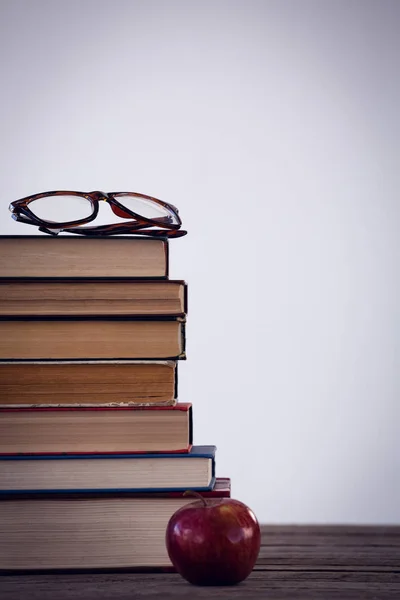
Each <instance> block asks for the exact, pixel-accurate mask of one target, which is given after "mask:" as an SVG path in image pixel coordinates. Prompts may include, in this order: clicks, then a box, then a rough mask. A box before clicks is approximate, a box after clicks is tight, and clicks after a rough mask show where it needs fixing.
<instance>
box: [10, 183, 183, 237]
mask: <svg viewBox="0 0 400 600" xmlns="http://www.w3.org/2000/svg"><path fill="white" fill-rule="evenodd" d="M124 195H129V196H134V197H136V198H144V199H145V200H150V201H152V202H155V203H156V204H158V205H159V206H162V207H164V208H165V209H167V210H168V211H169V212H170V213H172V215H173V217H174V218H175V220H176V223H171V222H170V221H169V218H168V217H160V218H158V219H157V218H156V219H152V218H149V217H143V215H140V214H138V213H136V212H134V211H132V210H130V209H128V208H126V207H125V206H124V205H123V204H121V203H120V202H118V200H117V199H116V197H117V198H118V196H124ZM49 196H79V197H82V198H86V199H87V200H89V201H90V203H91V205H92V208H93V213H92V214H91V215H89V217H85V218H84V219H77V220H76V221H60V222H55V221H46V220H45V219H42V218H40V217H37V216H36V215H35V214H34V213H33V212H32V211H31V210H30V209H29V204H30V203H31V202H33V201H35V200H39V199H40V198H46V197H49ZM101 201H105V202H107V203H108V204H109V205H110V208H111V210H112V211H113V213H114V214H115V215H117V216H118V217H121V218H129V217H134V220H133V221H129V222H124V223H112V224H109V225H98V226H94V227H87V228H83V227H80V225H83V224H85V223H91V222H92V221H94V220H95V219H96V217H97V215H98V213H99V202H101ZM8 208H9V210H10V211H11V213H12V215H11V216H12V218H13V219H14V220H15V221H19V222H22V223H26V224H27V225H34V226H36V227H38V228H39V231H43V232H44V233H49V234H50V235H58V234H59V233H60V232H61V231H67V232H69V233H77V234H81V235H88V236H90V235H93V236H94V235H117V234H123V233H133V234H136V235H146V236H167V237H181V236H184V235H186V233H187V231H184V230H182V229H180V228H181V225H182V221H181V219H180V217H179V211H178V209H177V208H176V207H175V206H173V204H169V203H168V202H164V201H163V200H159V199H158V198H155V197H153V196H148V195H147V194H140V193H137V192H101V191H93V192H77V191H70V190H57V191H51V192H40V193H39V194H33V195H31V196H25V197H24V198H21V199H19V200H15V201H14V202H11V204H10V205H9V207H8ZM115 209H116V210H115ZM121 213H122V214H121ZM166 221H168V223H166ZM164 223H165V224H164ZM154 226H158V227H161V229H160V230H157V229H152V230H148V231H146V228H149V227H154Z"/></svg>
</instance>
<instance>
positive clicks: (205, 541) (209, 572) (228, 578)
mask: <svg viewBox="0 0 400 600" xmlns="http://www.w3.org/2000/svg"><path fill="white" fill-rule="evenodd" d="M199 498H200V499H199V500H197V501H195V502H191V503H190V504H186V505H185V506H183V507H181V508H180V509H178V510H177V511H176V512H175V513H174V514H173V515H172V517H171V518H170V520H169V523H168V526H167V531H166V536H165V541H166V546H167V551H168V555H169V558H170V560H171V562H172V564H173V565H174V567H175V569H176V570H177V571H178V573H180V575H182V577H184V578H185V579H186V580H187V581H189V583H193V584H195V585H233V584H235V583H239V582H240V581H243V579H246V577H247V576H248V575H249V574H250V573H251V571H252V569H253V567H254V564H255V562H256V560H257V556H258V553H259V551H260V541H261V533H260V526H259V524H258V521H257V519H256V517H255V515H254V513H253V512H252V511H251V510H250V508H249V507H248V506H246V505H245V504H243V502H239V501H238V500H233V499H231V498H203V497H201V496H199Z"/></svg>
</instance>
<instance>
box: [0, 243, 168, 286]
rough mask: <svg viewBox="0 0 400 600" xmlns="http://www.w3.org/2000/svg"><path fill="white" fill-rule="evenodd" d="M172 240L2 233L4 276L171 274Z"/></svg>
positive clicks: (0, 258) (0, 269) (0, 248)
mask: <svg viewBox="0 0 400 600" xmlns="http://www.w3.org/2000/svg"><path fill="white" fill-rule="evenodd" d="M167 276H168V240H166V239H163V238H161V239H157V238H144V237H143V238H140V237H134V236H130V237H129V236H125V237H124V236H122V237H121V236H108V237H94V238H90V237H79V236H74V235H71V236H61V237H53V236H46V235H43V236H40V235H37V236H36V235H32V236H29V235H27V236H24V235H15V236H14V235H5V236H0V277H150V278H157V277H164V278H165V277H167Z"/></svg>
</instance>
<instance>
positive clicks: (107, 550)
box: [0, 478, 231, 597]
mask: <svg viewBox="0 0 400 600" xmlns="http://www.w3.org/2000/svg"><path fill="white" fill-rule="evenodd" d="M200 494H201V495H202V496H204V497H206V498H207V497H211V498H215V499H218V498H226V497H230V495H231V486H230V480H229V479H228V478H224V479H223V478H217V480H216V483H215V485H214V488H213V490H212V491H210V492H200ZM193 501H194V498H193V497H191V496H186V497H184V496H183V494H182V493H176V492H173V493H172V492H170V493H166V494H158V493H155V492H153V493H151V494H147V495H143V494H123V495H122V494H114V495H112V494H101V495H100V494H97V495H95V494H90V495H89V494H87V495H85V496H83V497H82V496H77V495H70V494H69V495H61V496H58V495H57V496H55V495H54V494H47V495H42V494H36V495H32V496H31V497H15V496H1V497H0V571H3V572H5V571H18V570H30V569H32V570H43V569H118V568H120V569H124V568H126V569H141V570H143V569H146V568H147V569H150V570H153V569H163V568H164V569H168V570H172V569H173V567H172V564H171V561H170V559H169V557H168V553H167V549H166V546H165V531H166V528H167V524H168V521H169V519H170V518H171V517H172V515H173V514H174V512H175V511H176V510H178V509H179V508H180V507H181V506H184V505H185V504H189V503H190V502H193ZM134 595H135V594H133V596H134ZM133 596H132V597H133Z"/></svg>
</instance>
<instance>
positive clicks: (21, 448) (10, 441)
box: [0, 402, 192, 454]
mask: <svg viewBox="0 0 400 600" xmlns="http://www.w3.org/2000/svg"><path fill="white" fill-rule="evenodd" d="M191 446H192V405H191V404H190V403H184V402H179V403H178V404H176V405H175V406H158V407H154V406H141V407H138V406H135V407H133V406H130V407H126V406H124V407H122V406H113V407H105V406H102V407H99V406H93V407H90V408H81V407H70V408H43V407H36V408H4V407H1V408H0V454H58V453H61V454H82V453H83V454H86V453H89V454H91V453H99V454H108V453H134V452H188V450H189V449H190V448H191Z"/></svg>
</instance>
